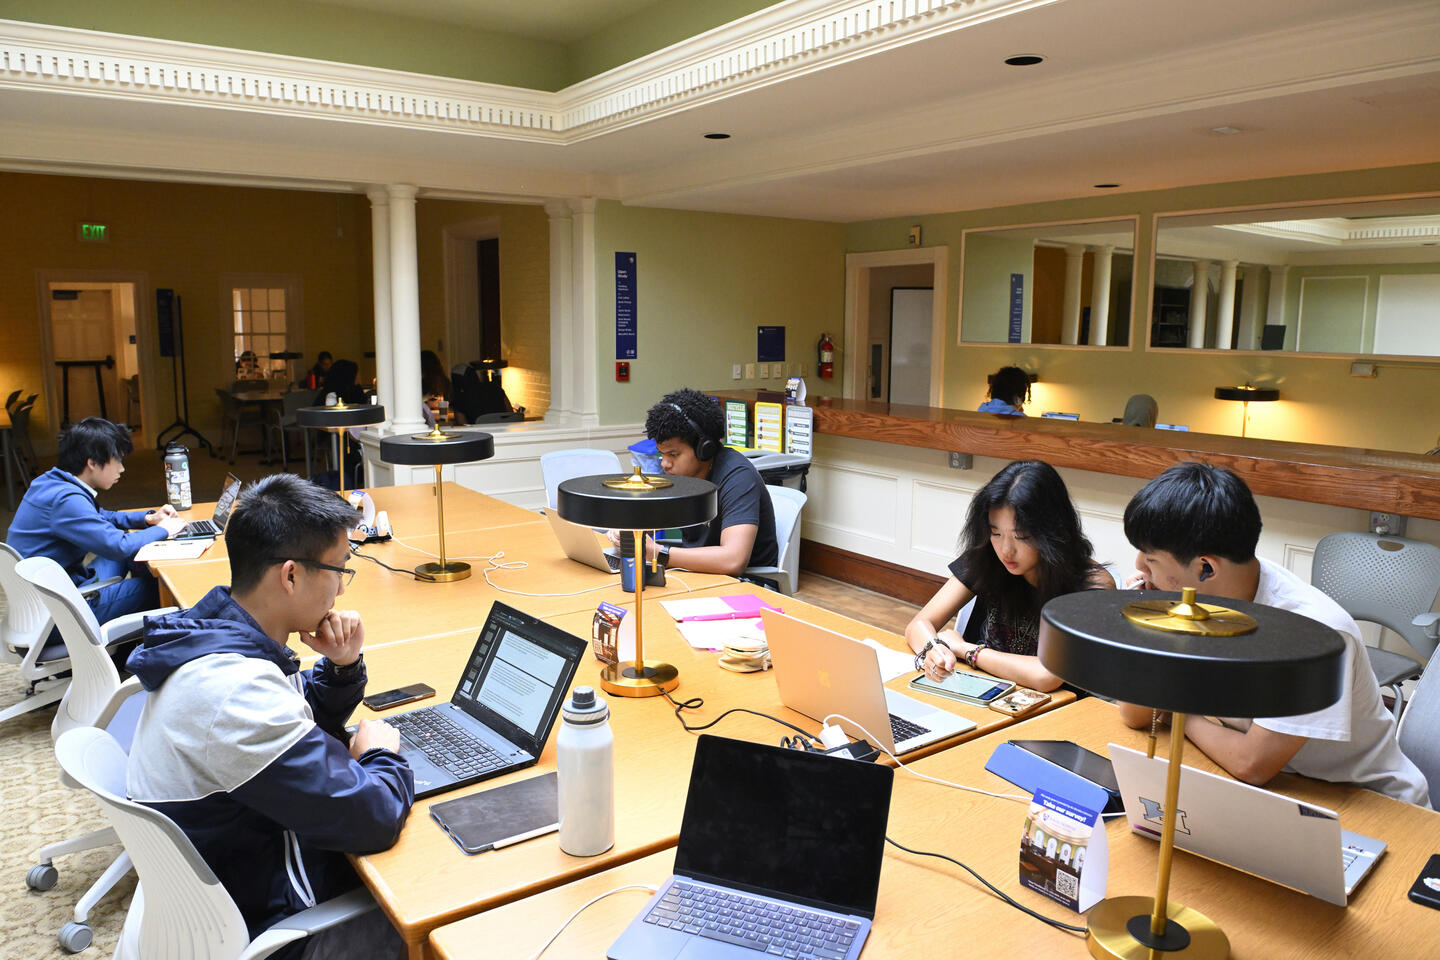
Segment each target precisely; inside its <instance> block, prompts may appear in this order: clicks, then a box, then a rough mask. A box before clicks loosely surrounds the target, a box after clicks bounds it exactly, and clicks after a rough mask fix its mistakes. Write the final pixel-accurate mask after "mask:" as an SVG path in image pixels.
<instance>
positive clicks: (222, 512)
mask: <svg viewBox="0 0 1440 960" xmlns="http://www.w3.org/2000/svg"><path fill="white" fill-rule="evenodd" d="M239 497H240V478H239V477H237V476H235V474H233V473H227V474H225V486H224V488H223V489H222V490H221V491H220V499H219V500H216V501H215V513H214V514H212V515H211V517H210V519H209V520H191V521H190V522H189V523H187V524H185V526H183V527H181V528H180V532H179V533H177V534H175V536H173V537H171V538H170V539H172V540H199V539H202V538H203V539H210V540H213V539H215V538H216V537H218V536H220V534H222V533H224V532H225V524H226V523H228V522H229V521H230V511H231V510H233V509H234V508H235V501H236V500H237V499H239Z"/></svg>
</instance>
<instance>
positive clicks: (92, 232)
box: [75, 220, 110, 243]
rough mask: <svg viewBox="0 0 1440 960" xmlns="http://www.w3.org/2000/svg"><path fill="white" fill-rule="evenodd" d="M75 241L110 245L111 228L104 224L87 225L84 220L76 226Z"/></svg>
mask: <svg viewBox="0 0 1440 960" xmlns="http://www.w3.org/2000/svg"><path fill="white" fill-rule="evenodd" d="M75 239H76V240H79V241H80V242H81V243H109V242H110V226H109V224H104V223H86V222H84V221H83V220H82V221H81V222H79V223H77V224H75Z"/></svg>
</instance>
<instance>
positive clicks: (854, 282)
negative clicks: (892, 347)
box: [841, 246, 950, 407]
mask: <svg viewBox="0 0 1440 960" xmlns="http://www.w3.org/2000/svg"><path fill="white" fill-rule="evenodd" d="M925 263H928V264H930V265H931V267H932V270H933V276H932V281H931V282H932V285H933V286H934V288H935V305H934V308H933V310H932V313H931V321H930V406H932V407H938V406H941V401H942V391H941V387H942V385H943V381H944V377H945V305H946V303H948V302H949V299H950V298H949V289H950V270H949V265H950V248H949V247H945V246H940V247H907V248H905V249H902V250H876V251H874V252H871V253H847V254H846V255H845V343H844V348H845V349H846V350H848V351H850V353H851V354H852V356H851V358H850V359H849V360H848V361H847V362H846V364H845V375H844V378H843V380H842V382H841V395H842V396H844V397H845V398H847V399H852V400H864V399H867V394H866V391H865V363H866V354H867V351H868V350H869V346H870V271H871V270H873V269H875V268H876V267H900V266H908V265H910V264H925Z"/></svg>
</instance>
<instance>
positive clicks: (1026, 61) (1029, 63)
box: [1005, 53, 1045, 67]
mask: <svg viewBox="0 0 1440 960" xmlns="http://www.w3.org/2000/svg"><path fill="white" fill-rule="evenodd" d="M1005 62H1006V63H1007V64H1009V65H1010V66H1012V67H1033V66H1035V64H1037V63H1044V62H1045V58H1044V57H1039V56H1036V55H1035V54H1033V53H1022V54H1020V55H1019V56H1014V57H1006V58H1005Z"/></svg>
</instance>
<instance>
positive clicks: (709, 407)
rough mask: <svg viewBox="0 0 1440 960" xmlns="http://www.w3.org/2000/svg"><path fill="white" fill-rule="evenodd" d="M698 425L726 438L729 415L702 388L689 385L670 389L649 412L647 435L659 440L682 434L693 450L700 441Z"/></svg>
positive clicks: (705, 432)
mask: <svg viewBox="0 0 1440 960" xmlns="http://www.w3.org/2000/svg"><path fill="white" fill-rule="evenodd" d="M677 407H678V408H679V409H678V410H677V409H676V408H677ZM682 411H683V412H682ZM687 418H688V419H687ZM696 429H699V430H700V431H701V434H703V435H704V436H707V437H710V438H711V439H714V440H724V439H725V417H724V415H723V414H722V413H721V412H720V405H719V404H718V403H716V402H715V401H714V400H711V399H710V398H709V397H707V396H705V394H703V393H701V392H700V391H699V390H691V389H689V388H686V389H684V390H676V391H675V392H674V393H667V394H665V396H663V397H661V398H660V402H659V403H657V404H655V406H653V407H651V408H650V412H649V413H647V414H645V436H647V437H649V438H650V439H651V440H654V441H655V442H656V443H664V442H665V441H666V440H671V439H675V438H679V439H680V440H683V441H685V442H686V443H688V444H690V449H692V450H693V449H695V448H696V447H698V446H699V445H700V434H697V433H696V432H695V431H696Z"/></svg>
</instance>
